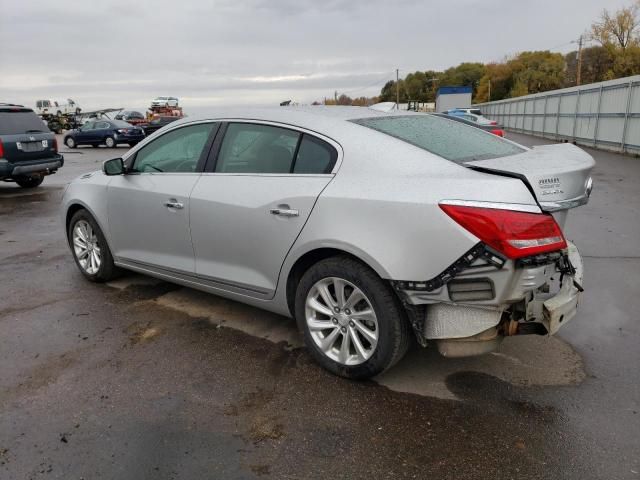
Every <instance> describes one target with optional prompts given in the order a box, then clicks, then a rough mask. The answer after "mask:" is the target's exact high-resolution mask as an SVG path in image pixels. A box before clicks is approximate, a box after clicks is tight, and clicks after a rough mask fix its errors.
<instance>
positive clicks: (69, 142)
mask: <svg viewBox="0 0 640 480" xmlns="http://www.w3.org/2000/svg"><path fill="white" fill-rule="evenodd" d="M64 144H65V145H66V146H67V147H69V148H76V147H77V146H78V145H77V144H76V141H75V140H74V139H73V138H71V137H67V138H65V139H64Z"/></svg>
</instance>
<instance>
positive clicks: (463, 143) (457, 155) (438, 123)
mask: <svg viewBox="0 0 640 480" xmlns="http://www.w3.org/2000/svg"><path fill="white" fill-rule="evenodd" d="M351 121H352V122H353V123H357V124H359V125H362V126H364V127H368V128H371V129H373V130H376V131H378V132H381V133H384V134H386V135H390V136H392V137H395V138H397V139H400V140H402V141H404V142H407V143H410V144H411V145H415V146H416V147H419V148H422V149H423V150H426V151H428V152H431V153H433V154H435V155H439V156H440V157H442V158H445V159H447V160H450V161H452V162H455V163H464V162H469V161H473V160H486V159H489V158H498V157H506V156H509V155H516V154H518V153H522V152H524V151H525V150H524V149H522V148H520V147H518V146H516V145H513V144H512V143H510V142H507V141H506V140H503V139H502V138H500V137H498V136H496V135H492V134H489V133H487V132H485V131H483V130H481V129H479V128H476V127H474V126H471V125H465V124H464V123H460V122H456V121H452V120H448V119H446V118H442V117H437V116H435V115H411V116H408V115H407V116H390V117H374V118H361V119H357V120H351Z"/></svg>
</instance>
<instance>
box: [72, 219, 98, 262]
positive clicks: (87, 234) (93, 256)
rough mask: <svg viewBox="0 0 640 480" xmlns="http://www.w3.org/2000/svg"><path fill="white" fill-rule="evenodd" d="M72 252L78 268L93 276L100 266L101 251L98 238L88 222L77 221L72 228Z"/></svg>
mask: <svg viewBox="0 0 640 480" xmlns="http://www.w3.org/2000/svg"><path fill="white" fill-rule="evenodd" d="M72 241H73V252H74V254H75V256H76V258H77V259H78V263H79V264H80V267H81V268H82V269H83V270H84V271H85V272H86V273H88V274H89V275H95V274H96V273H98V270H100V265H101V264H102V251H101V249H100V245H99V243H98V236H97V235H96V233H95V232H94V230H93V228H92V227H91V225H90V224H89V222H87V221H85V220H79V221H78V222H77V223H76V224H75V225H74V227H73V237H72Z"/></svg>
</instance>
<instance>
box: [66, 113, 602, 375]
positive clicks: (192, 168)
mask: <svg viewBox="0 0 640 480" xmlns="http://www.w3.org/2000/svg"><path fill="white" fill-rule="evenodd" d="M593 166H594V161H593V159H592V158H591V157H590V156H589V155H588V154H586V153H585V152H584V151H582V150H581V149H579V148H577V147H575V146H573V145H569V144H564V145H550V146H543V147H536V148H533V149H528V148H525V147H523V146H520V145H517V144H515V143H513V142H510V141H507V140H504V139H501V138H498V137H496V136H495V135H491V134H490V133H486V132H483V131H481V130H479V129H476V128H473V127H469V126H467V125H464V124H461V123H459V122H454V121H451V120H448V119H446V118H442V117H437V116H433V115H427V114H413V113H408V112H394V113H385V112H380V111H375V110H371V109H368V108H361V107H310V108H299V109H298V108H276V109H265V110H243V111H239V110H232V111H226V112H225V111H220V112H217V113H215V114H213V115H210V116H206V117H202V118H200V119H195V118H192V117H190V118H188V119H184V120H181V121H177V122H174V123H172V124H170V125H168V126H166V127H164V128H163V129H162V130H160V131H158V132H157V133H156V134H155V135H153V136H152V137H149V138H147V139H146V140H145V141H143V142H141V143H140V144H139V145H138V146H137V147H135V148H133V149H132V150H130V151H129V152H127V154H126V155H125V156H124V158H116V159H113V160H109V161H107V162H105V164H104V167H103V170H102V171H99V172H95V173H91V174H87V175H83V176H81V177H80V178H78V179H76V180H75V181H74V182H73V183H71V185H70V186H69V188H68V189H67V191H66V193H65V195H64V199H63V204H62V219H63V221H64V222H65V226H66V231H67V234H68V241H69V245H70V246H71V250H72V252H73V256H74V258H75V261H76V263H77V265H78V267H79V269H80V271H81V272H82V273H83V274H84V276H85V277H87V278H88V279H89V280H92V281H107V280H110V279H112V278H114V277H115V276H116V275H117V274H118V273H119V271H120V270H121V269H127V270H133V271H137V272H141V273H144V274H148V275H152V276H155V277H158V278H162V279H165V280H168V281H172V282H176V283H179V284H182V285H186V286H189V287H193V288H197V289H201V290H205V291H208V292H211V293H214V294H217V295H221V296H225V297H228V298H231V299H234V300H237V301H240V302H245V303H248V304H251V305H254V306H257V307H261V308H264V309H267V310H270V311H273V312H277V313H280V314H282V315H288V316H292V317H295V318H296V320H297V322H298V325H299V327H300V329H301V330H302V331H303V333H304V337H305V340H306V343H307V345H308V348H309V351H310V353H311V355H312V356H313V357H314V358H315V359H316V360H317V361H318V362H319V363H320V364H321V365H322V366H324V367H325V368H327V369H328V370H330V371H331V372H333V373H336V374H339V375H343V376H345V377H349V378H368V377H371V376H373V375H376V374H379V373H380V372H382V371H384V370H386V369H388V368H389V367H391V366H392V365H393V364H394V363H396V362H397V361H398V360H399V359H400V358H402V356H403V355H404V353H405V352H406V350H407V347H408V345H409V344H410V342H412V341H413V339H416V340H417V341H418V343H420V344H421V345H423V346H425V345H426V344H427V343H431V342H433V343H435V344H436V345H437V346H438V348H439V350H440V351H441V352H442V353H443V354H444V355H447V356H463V355H473V354H480V353H484V352H488V351H491V350H493V349H494V348H496V347H497V346H498V344H499V342H500V341H501V340H502V338H503V337H505V336H508V335H516V334H542V335H547V334H553V333H555V332H556V331H557V330H558V328H559V327H560V326H561V325H564V324H565V323H567V322H568V321H569V320H570V319H571V318H572V317H574V316H575V313H576V307H577V303H578V299H579V293H580V291H582V287H581V285H580V284H581V282H582V261H581V258H580V255H579V253H578V251H577V249H576V248H575V246H573V244H572V243H570V242H567V241H566V240H565V237H564V234H563V232H562V226H563V225H564V222H565V219H566V216H567V212H568V210H569V209H571V208H572V207H575V206H578V205H581V204H584V203H586V202H587V200H588V197H589V193H590V191H591V177H590V172H591V170H592V168H593Z"/></svg>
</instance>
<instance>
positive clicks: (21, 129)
mask: <svg viewBox="0 0 640 480" xmlns="http://www.w3.org/2000/svg"><path fill="white" fill-rule="evenodd" d="M38 132H49V128H48V127H47V126H46V125H45V124H44V122H43V121H42V119H41V118H40V117H38V116H37V115H36V114H35V113H33V111H24V110H22V111H17V112H16V111H6V110H0V135H17V134H20V133H38Z"/></svg>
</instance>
